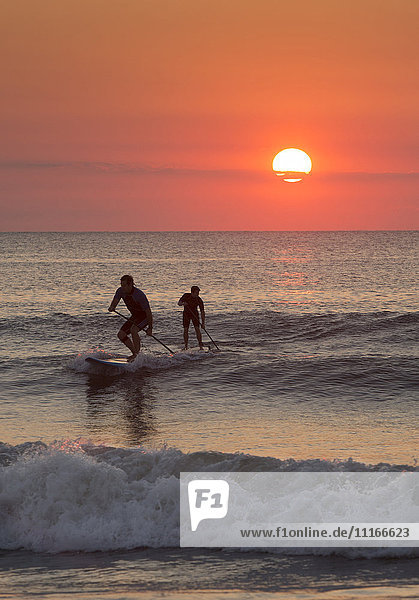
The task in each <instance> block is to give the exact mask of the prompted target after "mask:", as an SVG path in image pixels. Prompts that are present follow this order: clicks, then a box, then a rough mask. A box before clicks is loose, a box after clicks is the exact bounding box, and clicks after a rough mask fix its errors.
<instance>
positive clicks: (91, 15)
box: [0, 0, 419, 231]
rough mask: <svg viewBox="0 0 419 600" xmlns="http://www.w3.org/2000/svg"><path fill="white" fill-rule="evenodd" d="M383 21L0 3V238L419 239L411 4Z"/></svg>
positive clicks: (366, 12)
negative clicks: (297, 152)
mask: <svg viewBox="0 0 419 600" xmlns="http://www.w3.org/2000/svg"><path fill="white" fill-rule="evenodd" d="M379 4H380V8H379V19H377V7H376V3H375V2H361V1H359V2H355V3H351V5H350V8H349V5H348V6H347V5H346V4H345V3H340V2H336V1H335V0H324V1H322V2H321V3H317V2H313V1H312V0H301V2H298V3H289V2H288V3H287V2H277V1H274V0H261V1H260V2H254V0H241V1H240V2H239V1H238V0H237V1H236V0H230V1H229V2H224V3H222V2H215V3H210V4H209V5H208V3H200V2H198V3H197V2H196V1H193V0H182V2H166V3H161V2H158V1H156V2H144V1H143V0H138V1H134V0H127V2H124V3H122V4H120V3H115V2H111V1H110V0H103V2H100V3H98V2H96V1H93V0H84V1H83V2H82V1H81V0H73V1H72V2H70V1H68V0H63V2H53V1H52V0H39V2H33V1H32V0H19V2H6V3H4V7H3V10H2V19H1V21H0V30H1V40H2V50H3V51H2V52H1V53H0V63H1V69H2V94H1V95H0V108H1V110H0V123H1V128H2V145H1V149H0V170H1V178H2V188H1V192H0V209H1V215H2V228H3V229H4V230H6V231H9V230H10V231H16V230H17V231H19V230H22V229H23V230H52V231H55V230H57V231H61V230H109V229H116V230H132V229H134V230H137V229H141V230H156V231H160V230H179V229H181V230H202V229H209V230H220V229H229V230H231V229H238V230H242V229H252V230H260V229H267V228H268V229H278V228H280V229H291V230H299V229H302V230H305V229H314V230H318V229H336V228H337V229H411V228H412V227H415V226H417V223H418V217H417V210H416V206H415V202H416V198H417V187H418V183H419V172H418V171H419V170H418V165H417V157H416V155H415V151H414V148H415V144H416V143H417V142H416V131H417V129H418V125H419V116H418V109H417V107H418V106H419V93H418V87H417V84H416V80H415V78H414V77H412V73H415V72H417V68H418V65H417V61H418V54H417V51H416V46H417V32H416V22H417V19H418V18H419V3H418V2H411V1H407V0H383V2H380V3H379ZM209 6H211V9H210V10H209ZM354 40H356V44H354ZM281 148H284V149H290V148H295V149H298V148H301V149H302V150H307V151H308V153H309V154H310V156H311V157H312V159H313V164H314V169H313V171H312V174H311V175H310V176H309V177H305V178H304V184H307V185H282V182H283V181H284V180H285V179H298V177H289V178H287V177H285V176H284V177H282V178H279V177H273V176H272V168H271V165H272V159H273V157H274V156H275V154H277V153H278V152H279V150H280V149H281ZM290 166H292V169H291V170H294V169H296V170H297V171H298V170H299V169H301V168H302V169H303V172H307V167H306V165H304V166H302V165H301V164H300V163H299V162H297V164H295V163H292V164H291V165H290ZM296 195H297V196H298V205H297V204H296V203H295V198H296ZM337 197H339V203H336V198H337Z"/></svg>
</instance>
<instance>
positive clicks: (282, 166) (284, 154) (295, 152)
mask: <svg viewBox="0 0 419 600" xmlns="http://www.w3.org/2000/svg"><path fill="white" fill-rule="evenodd" d="M311 167H312V164H311V158H310V157H309V155H308V154H307V152H304V150H299V149H298V148H285V150H281V152H278V154H277V155H276V156H275V158H274V159H273V161H272V169H273V171H274V172H275V173H276V175H278V176H279V177H284V179H283V181H287V182H289V183H295V182H297V181H301V180H302V179H303V177H304V176H305V175H308V174H309V173H310V171H311Z"/></svg>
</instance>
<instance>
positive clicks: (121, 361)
mask: <svg viewBox="0 0 419 600" xmlns="http://www.w3.org/2000/svg"><path fill="white" fill-rule="evenodd" d="M85 360H86V362H91V363H94V364H99V365H107V366H108V367H122V366H123V367H126V366H127V365H129V364H131V363H129V362H128V361H127V359H126V358H96V357H95V356H88V357H87V358H86V359H85Z"/></svg>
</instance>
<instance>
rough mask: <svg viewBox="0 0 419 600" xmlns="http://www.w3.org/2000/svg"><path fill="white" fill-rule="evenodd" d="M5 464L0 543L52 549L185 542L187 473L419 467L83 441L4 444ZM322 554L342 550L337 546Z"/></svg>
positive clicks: (389, 552) (0, 450) (361, 552)
mask: <svg viewBox="0 0 419 600" xmlns="http://www.w3.org/2000/svg"><path fill="white" fill-rule="evenodd" d="M0 462H1V464H2V465H3V466H2V467H1V468H0V515H1V516H0V519H1V528H0V548H1V549H2V550H15V549H19V548H24V549H27V550H32V551H35V552H52V553H57V552H64V551H85V552H93V551H107V550H116V549H130V548H138V547H151V548H162V547H177V546H178V545H179V480H178V478H179V473H180V472H181V471H366V472H368V471H370V472H372V471H403V470H409V471H416V470H417V468H416V467H413V466H411V465H389V464H384V463H382V464H377V465H366V464H363V463H358V462H355V461H352V460H351V459H349V460H347V461H337V460H336V461H326V460H322V459H313V460H301V461H296V460H291V459H289V460H279V459H274V458H269V457H256V456H250V455H245V454H225V453H221V452H194V453H191V454H185V453H182V452H181V451H180V450H176V449H167V448H163V449H160V450H144V449H142V448H132V449H129V448H112V447H104V446H97V445H92V444H88V443H85V444H82V443H81V442H80V441H73V442H69V441H66V442H60V443H58V442H56V443H54V444H51V445H50V446H46V445H45V444H43V443H42V442H33V443H26V444H22V445H18V446H10V445H8V444H0ZM307 551H308V550H307V549H305V552H307ZM283 552H288V553H290V552H291V553H292V552H293V551H292V550H289V549H287V550H286V551H285V550H284V551H283ZM299 552H300V553H301V550H300V551H299ZM310 552H314V551H313V550H310ZM315 552H316V553H319V554H325V553H328V552H330V553H332V552H333V553H336V549H334V550H330V551H329V550H327V549H324V548H322V549H319V550H318V552H317V551H315ZM341 552H342V553H343V554H347V555H350V556H355V555H356V556H366V557H372V556H377V555H381V556H398V555H412V552H413V551H412V549H403V550H401V549H394V548H393V549H390V548H387V549H375V550H374V549H368V550H366V549H350V550H342V551H341Z"/></svg>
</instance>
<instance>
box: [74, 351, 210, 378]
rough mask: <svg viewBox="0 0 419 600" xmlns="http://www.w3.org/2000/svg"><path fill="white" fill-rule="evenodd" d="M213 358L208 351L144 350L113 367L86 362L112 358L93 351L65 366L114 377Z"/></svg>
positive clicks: (103, 353)
mask: <svg viewBox="0 0 419 600" xmlns="http://www.w3.org/2000/svg"><path fill="white" fill-rule="evenodd" d="M214 356H215V354H214V353H212V352H210V351H209V352H201V351H195V350H185V351H179V352H175V353H173V354H168V353H166V354H157V353H151V352H149V351H147V350H144V351H141V352H140V353H139V354H138V356H137V357H136V359H135V360H134V361H132V362H127V363H126V364H121V365H118V366H113V365H103V364H94V363H92V362H86V358H89V357H92V358H101V359H106V358H113V357H114V355H112V354H110V353H109V352H104V351H103V350H98V349H95V350H88V351H85V352H81V353H79V354H78V355H77V356H75V357H73V358H71V359H70V360H69V361H68V362H67V366H68V368H70V369H72V370H74V371H76V372H78V373H97V374H108V375H115V374H121V373H124V372H127V373H135V372H137V371H141V370H142V369H147V370H149V371H160V370H165V369H171V368H176V367H179V366H182V365H185V364H188V363H190V362H193V361H201V360H205V359H208V358H211V357H214Z"/></svg>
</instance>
